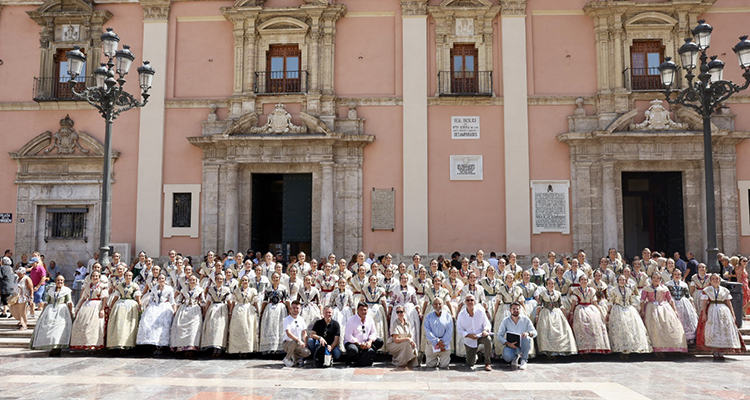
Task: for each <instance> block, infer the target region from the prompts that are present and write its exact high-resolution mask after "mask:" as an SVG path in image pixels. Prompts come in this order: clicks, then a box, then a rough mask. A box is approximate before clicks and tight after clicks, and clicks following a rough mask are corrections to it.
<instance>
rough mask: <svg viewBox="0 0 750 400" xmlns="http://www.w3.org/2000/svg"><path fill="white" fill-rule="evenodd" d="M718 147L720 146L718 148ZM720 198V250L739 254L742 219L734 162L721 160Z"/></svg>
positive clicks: (718, 207)
mask: <svg viewBox="0 0 750 400" xmlns="http://www.w3.org/2000/svg"><path fill="white" fill-rule="evenodd" d="M717 147H718V146H717ZM715 165H717V166H718V167H719V171H718V175H719V176H718V178H719V179H718V182H719V184H718V188H717V189H719V190H718V192H719V193H718V197H717V198H716V205H717V207H716V208H717V209H716V215H717V217H718V218H717V225H718V226H717V231H718V232H719V235H718V236H719V239H720V241H719V243H720V246H719V250H721V251H722V252H723V253H725V254H737V252H739V250H740V243H739V236H740V235H739V234H740V218H739V215H738V214H737V209H738V204H737V203H738V199H737V168H736V163H735V161H734V160H719V161H718V162H716V163H715Z"/></svg>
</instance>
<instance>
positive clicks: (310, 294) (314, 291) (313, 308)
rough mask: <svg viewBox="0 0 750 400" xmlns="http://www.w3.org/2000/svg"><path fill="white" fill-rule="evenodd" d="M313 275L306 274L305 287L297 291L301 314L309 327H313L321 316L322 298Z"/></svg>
mask: <svg viewBox="0 0 750 400" xmlns="http://www.w3.org/2000/svg"><path fill="white" fill-rule="evenodd" d="M312 282H313V277H312V276H310V275H306V276H305V280H304V285H305V286H304V287H303V288H302V289H301V290H300V291H299V292H298V293H297V301H299V302H300V305H301V306H302V310H301V311H300V313H299V315H300V316H301V317H302V318H303V319H304V320H305V323H306V325H307V327H308V328H312V325H313V324H314V323H315V321H317V320H319V319H320V318H321V315H322V314H323V313H322V299H321V298H320V292H319V291H318V288H316V287H315V286H313V285H312Z"/></svg>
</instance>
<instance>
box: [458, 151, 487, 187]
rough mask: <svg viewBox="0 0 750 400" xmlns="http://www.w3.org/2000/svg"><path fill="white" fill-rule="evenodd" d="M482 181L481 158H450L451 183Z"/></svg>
mask: <svg viewBox="0 0 750 400" xmlns="http://www.w3.org/2000/svg"><path fill="white" fill-rule="evenodd" d="M482 179H484V171H483V167H482V156H451V180H452V181H481V180H482Z"/></svg>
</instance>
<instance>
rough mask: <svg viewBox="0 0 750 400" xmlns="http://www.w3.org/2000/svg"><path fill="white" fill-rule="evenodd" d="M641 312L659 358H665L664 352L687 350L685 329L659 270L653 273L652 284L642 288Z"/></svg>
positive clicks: (682, 351) (684, 351) (683, 351)
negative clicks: (662, 281)
mask: <svg viewBox="0 0 750 400" xmlns="http://www.w3.org/2000/svg"><path fill="white" fill-rule="evenodd" d="M641 314H642V315H643V316H644V318H643V322H644V323H645V325H646V330H647V331H648V337H649V339H651V346H653V348H654V352H655V353H656V356H657V357H658V358H664V354H663V353H668V352H679V353H686V352H687V340H686V339H685V330H684V329H683V328H682V324H681V323H680V318H679V317H678V316H677V311H676V310H675V304H674V300H672V295H671V294H670V293H669V289H667V287H666V286H664V285H662V284H661V274H660V273H659V271H654V273H653V274H651V284H650V285H648V286H646V287H644V288H643V290H641Z"/></svg>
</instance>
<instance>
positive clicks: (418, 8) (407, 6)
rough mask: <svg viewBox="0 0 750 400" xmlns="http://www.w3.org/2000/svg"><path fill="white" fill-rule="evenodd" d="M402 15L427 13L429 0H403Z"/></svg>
mask: <svg viewBox="0 0 750 400" xmlns="http://www.w3.org/2000/svg"><path fill="white" fill-rule="evenodd" d="M401 15H403V16H421V15H427V0H401Z"/></svg>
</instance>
